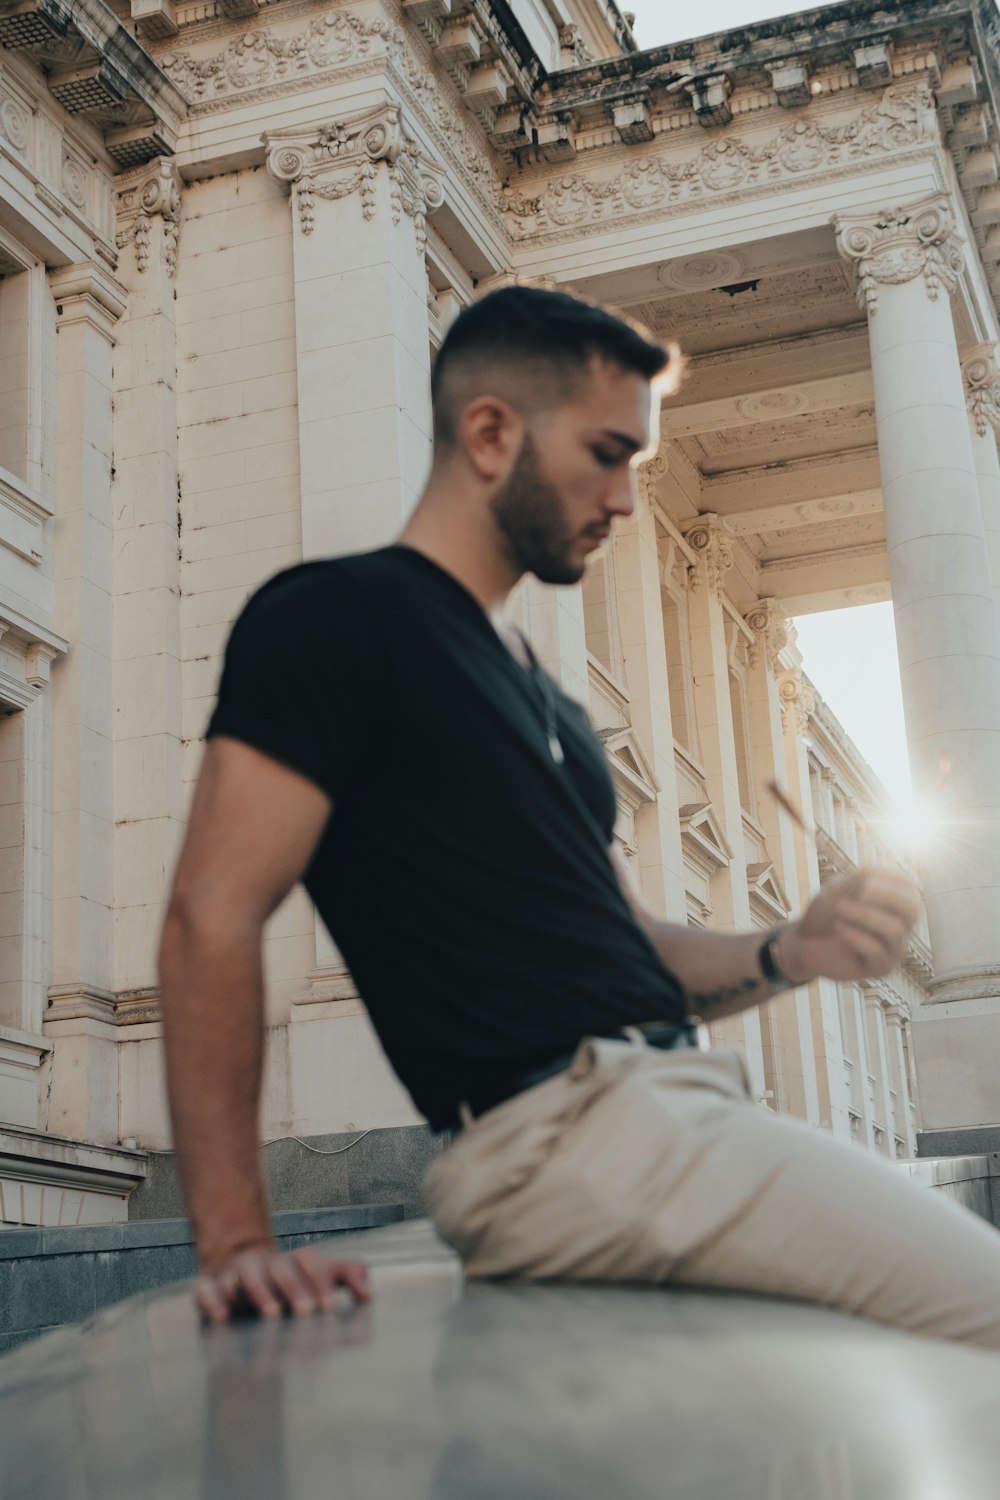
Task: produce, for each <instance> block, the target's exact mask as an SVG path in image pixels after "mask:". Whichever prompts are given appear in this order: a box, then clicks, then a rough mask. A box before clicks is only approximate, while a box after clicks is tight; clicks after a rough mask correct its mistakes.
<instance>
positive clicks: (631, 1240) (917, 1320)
mask: <svg viewBox="0 0 1000 1500" xmlns="http://www.w3.org/2000/svg"><path fill="white" fill-rule="evenodd" d="M425 1191H426V1197H427V1203H428V1207H429V1210H430V1213H431V1216H432V1218H433V1220H434V1223H435V1225H436V1227H437V1229H438V1232H439V1233H440V1234H441V1236H442V1238H443V1239H445V1240H446V1241H447V1242H448V1243H449V1244H450V1245H452V1246H453V1247H454V1249H455V1250H457V1251H458V1253H459V1255H460V1256H461V1258H462V1260H463V1262H464V1263H465V1268H466V1271H467V1273H468V1274H469V1275H470V1276H517V1277H527V1278H530V1279H533V1280H534V1279H545V1278H552V1277H559V1278H573V1279H582V1280H589V1281H644V1282H672V1283H677V1284H682V1285H692V1286H709V1287H725V1288H729V1289H732V1290H737V1291H749V1292H761V1293H766V1294H769V1295H774V1296H780V1297H793V1298H798V1299H801V1300H804V1301H807V1302H816V1303H823V1304H826V1305H827V1306H830V1307H837V1308H841V1309H844V1310H846V1311H847V1312H852V1313H857V1314H860V1315H863V1316H865V1317H869V1318H874V1319H877V1320H878V1321H880V1322H884V1323H890V1324H893V1325H895V1326H896V1327H898V1328H905V1329H909V1330H911V1331H912V1332H915V1333H921V1334H926V1335H930V1336H936V1337H941V1338H951V1339H963V1340H967V1341H969V1342H972V1343H976V1344H983V1345H986V1346H987V1347H990V1348H995V1349H1000V1237H998V1235H997V1231H996V1230H995V1229H993V1228H992V1227H991V1226H990V1225H988V1224H986V1223H985V1221H984V1220H982V1219H979V1218H978V1217H976V1215H974V1214H972V1213H970V1212H968V1211H967V1210H966V1209H963V1208H961V1207H959V1206H958V1205H957V1204H955V1203H953V1202H952V1201H951V1200H949V1199H947V1198H945V1197H944V1196H943V1195H941V1194H938V1193H934V1192H932V1191H928V1190H927V1189H926V1188H920V1187H917V1186H915V1185H914V1184H912V1183H911V1182H910V1181H909V1180H908V1179H907V1178H905V1177H904V1176H903V1175H902V1174H901V1173H897V1172H896V1171H895V1170H894V1169H893V1168H892V1167H891V1166H890V1165H889V1164H888V1163H886V1162H883V1161H879V1160H877V1159H875V1158H873V1157H870V1156H868V1155H866V1154H865V1153H864V1152H862V1151H860V1150H859V1149H858V1148H857V1147H856V1146H851V1145H849V1144H846V1143H843V1142H840V1141H837V1140H834V1139H833V1138H832V1137H831V1136H829V1135H826V1134H824V1133H821V1132H819V1131H817V1130H814V1129H812V1128H811V1127H809V1126H806V1125H803V1124H801V1123H799V1122H798V1121H794V1120H789V1119H785V1118H779V1117H778V1116H776V1115H774V1114H772V1113H771V1112H770V1111H768V1110H766V1109H761V1108H759V1107H758V1106H757V1105H756V1104H755V1103H754V1102H753V1100H752V1098H751V1096H750V1092H749V1088H748V1080H747V1075H746V1068H745V1066H744V1063H743V1061H742V1059H741V1057H740V1056H739V1054H738V1053H736V1052H731V1051H725V1050H716V1051H709V1052H699V1051H695V1050H693V1049H687V1048H685V1049H681V1050H678V1051H676V1052H660V1051H657V1050H656V1049H654V1048H651V1047H647V1046H645V1045H644V1044H643V1043H640V1042H636V1043H634V1044H633V1043H630V1042H617V1041H607V1040H604V1039H590V1040H586V1041H584V1042H583V1043H581V1046H580V1048H579V1051H578V1052H577V1055H576V1058H575V1060H574V1063H573V1065H572V1067H571V1068H570V1069H569V1070H568V1071H566V1072H564V1073H560V1074H557V1075H556V1076H555V1077H553V1078H550V1079H547V1080H546V1081H545V1082H544V1083H541V1084H539V1085H537V1086H536V1087H535V1088H531V1089H527V1090H526V1091H525V1092H524V1093H522V1094H518V1095H517V1096H516V1097H515V1098H513V1099H510V1100H508V1101H507V1102H506V1103H505V1104H502V1105H500V1106H498V1107H497V1108H496V1109H492V1110H490V1111H489V1112H488V1113H486V1114H484V1115H482V1116H480V1118H479V1119H477V1120H475V1121H473V1122H472V1123H471V1124H470V1125H469V1126H467V1127H466V1129H464V1130H463V1131H462V1133H461V1134H460V1135H459V1136H458V1138H457V1139H456V1140H455V1141H454V1142H453V1143H452V1145H450V1146H449V1147H448V1149H447V1150H446V1151H445V1152H444V1153H443V1154H442V1155H441V1156H439V1157H437V1158H436V1159H435V1160H434V1162H432V1164H431V1167H430V1169H429V1171H428V1174H427V1177H426V1181H425Z"/></svg>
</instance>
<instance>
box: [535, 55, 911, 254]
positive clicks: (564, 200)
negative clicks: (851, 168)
mask: <svg viewBox="0 0 1000 1500" xmlns="http://www.w3.org/2000/svg"><path fill="white" fill-rule="evenodd" d="M936 128H937V127H936V118H935V115H934V107H933V98H932V96H931V93H930V90H929V89H928V87H927V85H926V84H925V83H923V82H912V81H911V82H907V83H899V84H893V85H892V86H891V87H890V88H888V89H886V91H885V93H884V95H883V96H882V98H881V99H880V100H879V102H878V103H877V104H875V105H873V106H872V107H871V108H869V109H866V110H864V111H863V112H862V113H861V114H860V115H858V116H857V117H856V118H855V119H853V120H851V121H849V122H848V123H847V124H844V125H822V124H815V123H811V122H808V121H806V120H796V121H793V122H792V123H790V124H788V125H786V126H785V127H784V129H783V130H781V131H780V132H779V133H778V135H776V136H774V137H772V139H771V140H769V141H766V142H764V143H763V144H758V145H755V144H753V143H751V142H748V141H745V140H742V139H740V138H738V137H732V136H723V137H721V138H720V139H718V140H715V141H712V142H711V143H710V144H709V145H707V146H705V147H703V148H702V150H701V151H699V153H698V155H697V156H695V157H692V158H691V159H690V160H688V161H684V162H672V161H664V160H661V159H660V158H658V157H652V156H646V157H642V158H640V159H639V160H638V161H635V162H630V163H629V165H628V166H627V167H625V169H624V170H623V171H622V172H620V173H619V174H618V175H617V176H616V177H613V178H611V179H610V180H609V181H601V180H599V179H591V178H589V177H584V176H582V175H580V174H574V175H571V176H564V177H560V178H557V179H556V180H555V181H554V182H551V183H550V184H549V185H548V186H547V187H546V188H545V190H544V191H543V192H542V193H540V194H538V195H537V196H525V195H523V194H521V193H519V192H518V191H517V190H516V189H511V190H509V191H508V192H507V195H506V208H507V211H508V214H509V215H510V217H511V218H512V219H513V220H514V222H515V224H516V226H517V229H518V231H519V233H520V234H521V235H533V234H539V233H544V232H545V231H546V230H547V229H551V228H559V229H561V228H567V227H575V226H578V225H582V224H587V223H600V222H603V221H609V220H612V219H615V218H617V217H619V216H620V215H621V214H622V213H623V212H625V211H627V210H628V209H633V210H636V211H638V212H643V211H646V210H649V209H654V208H660V207H667V206H669V205H674V204H680V203H684V202H689V201H691V200H692V199H697V198H698V197H700V196H703V195H705V194H706V193H709V194H713V193H720V194H721V193H726V192H733V191H736V190H737V189H749V188H753V187H757V186H761V185H766V184H768V183H770V182H778V181H781V180H783V179H784V178H785V177H787V176H789V175H796V174H800V173H806V172H816V171H819V170H821V169H823V170H826V169H829V168H830V167H833V166H836V165H838V164H840V163H849V162H853V161H859V160H863V159H864V158H866V157H869V156H879V155H881V154H883V153H884V152H886V151H889V150H894V149H899V148H902V147H907V146H914V145H917V144H919V143H920V142H921V141H924V140H928V139H931V138H932V137H933V133H934V131H935V130H936Z"/></svg>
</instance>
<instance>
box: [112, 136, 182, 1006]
mask: <svg viewBox="0 0 1000 1500" xmlns="http://www.w3.org/2000/svg"><path fill="white" fill-rule="evenodd" d="M118 183H119V186H118V189H117V192H116V194H115V206H116V209H117V216H118V236H117V238H118V248H119V250H120V252H121V259H120V262H119V267H118V274H119V276H120V277H121V279H122V281H123V282H124V284H125V285H126V286H127V287H128V290H129V305H128V310H127V312H126V315H125V317H124V318H123V319H122V321H121V323H120V325H119V328H118V347H117V349H116V351H115V361H114V396H115V432H114V438H115V468H114V483H113V486H112V503H113V509H114V596H115V611H114V633H113V648H114V667H113V681H114V697H115V745H114V775H115V787H114V792H115V802H114V810H115V832H114V840H115V961H114V975H115V980H114V985H113V988H114V989H115V991H116V993H118V994H119V996H122V997H124V1003H123V1004H122V1006H121V1008H120V1014H119V1019H124V1018H128V1017H130V1016H132V1015H135V1014H141V1015H142V1018H143V1019H145V1020H148V1019H150V1016H151V1012H150V1008H149V1002H150V999H151V993H150V992H151V991H152V990H153V989H154V987H155V985H156V982H157V977H156V949H157V943H158V940H159V932H160V923H161V919H162V914H163V910H164V907H165V903H166V899H167V896H168V894H169V886H170V881H171V879H172V877H173V871H174V864H175V860H176V856H177V850H178V845H179V841H180V838H181V836H182V833H183V827H184V817H185V809H184V773H183V765H182V758H181V757H182V749H181V632H180V579H179V562H178V555H177V554H178V545H177V536H178V507H177V495H178V489H177V379H176V373H177V350H176V339H175V328H174V307H175V302H174V284H173V274H174V265H175V260H176V252H177V234H178V214H179V210H180V177H179V174H178V172H177V168H176V166H175V165H174V163H173V162H172V161H170V160H169V159H168V158H165V157H161V158H159V160H157V161H154V162H149V163H147V164H146V165H145V166H143V167H140V168H138V169H137V170H136V171H134V172H129V173H126V174H123V175H122V176H121V177H120V178H119V179H118Z"/></svg>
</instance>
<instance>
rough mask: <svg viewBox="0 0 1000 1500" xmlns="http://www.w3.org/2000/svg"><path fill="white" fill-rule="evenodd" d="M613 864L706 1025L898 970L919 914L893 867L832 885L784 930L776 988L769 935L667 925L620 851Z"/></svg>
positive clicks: (912, 893)
mask: <svg viewBox="0 0 1000 1500" xmlns="http://www.w3.org/2000/svg"><path fill="white" fill-rule="evenodd" d="M614 863H615V867H616V870H617V873H618V878H619V881H620V882H621V886H622V890H623V892H624V893H625V897H626V899H627V900H628V903H629V905H630V906H631V908H632V911H633V913H634V915H635V918H636V920H637V921H638V923H639V925H640V926H641V927H642V928H643V929H644V931H645V932H646V934H647V935H648V937H649V938H650V940H651V941H652V943H653V945H654V947H655V948H656V950H657V952H658V953H659V955H660V957H661V958H662V960H663V962H664V964H665V965H666V966H667V968H668V969H670V971H671V973H673V974H675V975H676V977H677V978H678V979H679V980H680V982H681V984H682V985H683V986H684V988H685V990H686V991H687V994H688V998H689V1000H690V1003H691V1008H692V1010H693V1011H694V1012H695V1014H697V1015H699V1016H701V1017H702V1019H703V1020H705V1021H715V1020H720V1019H721V1018H722V1017H723V1016H732V1015H736V1014H737V1013H738V1012H739V1011H741V1010H748V1009H749V1008H750V1007H751V1006H754V1005H760V1004H761V1003H762V1002H763V1001H765V1000H768V999H770V998H771V996H772V995H776V994H778V993H779V992H780V990H781V989H782V988H788V987H791V986H794V985H799V984H808V983H809V981H810V980H812V979H816V978H818V977H819V976H820V975H826V976H827V977H829V978H831V979H873V978H877V977H879V976H880V975H884V974H889V973H891V971H892V970H893V969H894V968H895V967H896V966H897V965H898V964H899V963H900V961H901V960H902V958H903V955H904V953H905V952H906V944H907V941H908V939H909V936H910V933H911V932H912V931H913V928H914V926H915V924H916V922H917V919H918V916H919V913H920V901H919V896H918V893H917V890H916V887H915V886H914V884H913V882H912V881H911V880H909V879H908V878H907V877H906V876H905V875H902V874H900V873H898V872H896V871H894V870H889V869H882V868H876V867H865V868H862V869H860V870H857V871H855V873H854V874H853V875H849V876H848V877H847V878H846V879H844V880H837V881H832V882H831V883H830V884H829V885H827V886H825V887H824V888H823V890H822V891H821V892H820V893H819V895H818V896H816V897H814V899H813V900H812V902H811V903H810V904H809V906H808V907H807V908H806V910H805V911H804V912H803V913H802V915H801V916H800V917H798V918H797V919H794V920H792V921H789V922H787V923H785V924H784V926H783V927H782V928H781V930H780V932H779V935H778V940H777V958H778V964H779V967H780V969H781V972H782V973H783V974H785V975H786V976H787V978H788V981H789V984H788V986H781V985H773V984H770V983H769V982H768V981H767V980H766V979H765V978H764V975H763V973H762V972H761V968H760V960H759V953H760V947H761V943H762V941H763V936H764V935H763V933H760V932H740V933H723V932H707V931H703V930H702V929H699V928H697V927H682V926H680V925H679V924H677V923H674V922H667V921H664V920H663V919H662V918H661V917H658V916H657V915H656V914H655V913H654V912H653V911H651V910H650V908H649V907H648V906H646V905H645V903H644V902H643V901H642V899H641V898H640V897H639V896H638V895H637V894H636V892H635V891H634V889H633V888H632V885H631V882H630V880H629V877H628V874H627V871H626V869H625V864H624V860H623V859H622V857H621V855H620V854H619V853H618V851H617V849H616V850H615V853H614Z"/></svg>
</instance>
